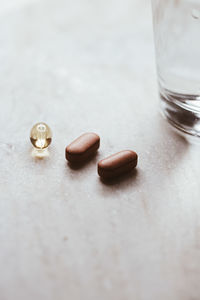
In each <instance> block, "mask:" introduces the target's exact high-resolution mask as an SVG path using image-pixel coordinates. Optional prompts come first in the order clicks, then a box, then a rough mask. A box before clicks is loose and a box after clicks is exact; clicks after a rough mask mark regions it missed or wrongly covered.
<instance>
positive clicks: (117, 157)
mask: <svg viewBox="0 0 200 300" xmlns="http://www.w3.org/2000/svg"><path fill="white" fill-rule="evenodd" d="M137 162H138V155H137V153H136V152H134V151H131V150H124V151H120V152H118V153H115V154H113V155H111V156H109V157H107V158H105V159H103V160H101V161H100V162H99V163H98V174H99V176H100V177H102V178H103V179H111V178H114V177H117V176H119V175H121V174H124V173H128V172H130V171H132V170H133V169H134V168H135V167H136V166H137Z"/></svg>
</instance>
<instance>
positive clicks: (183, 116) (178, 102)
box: [160, 89, 200, 137]
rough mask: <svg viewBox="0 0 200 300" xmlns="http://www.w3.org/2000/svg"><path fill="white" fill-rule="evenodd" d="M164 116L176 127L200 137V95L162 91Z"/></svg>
mask: <svg viewBox="0 0 200 300" xmlns="http://www.w3.org/2000/svg"><path fill="white" fill-rule="evenodd" d="M160 98H161V109H162V113H163V114H164V117H165V118H166V119H167V120H168V121H169V123H170V124H171V125H173V126H174V127H175V128H176V129H178V130H179V131H181V132H182V133H185V134H188V135H191V136H193V137H200V96H194V95H184V94H178V93H173V92H171V91H169V90H163V89H162V90H161V91H160Z"/></svg>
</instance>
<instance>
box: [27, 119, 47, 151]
mask: <svg viewBox="0 0 200 300" xmlns="http://www.w3.org/2000/svg"><path fill="white" fill-rule="evenodd" d="M30 140H31V143H32V144H33V146H34V147H35V148H36V149H40V150H42V149H45V148H47V147H48V146H49V145H50V144H51V140H52V132H51V129H50V128H49V126H48V125H47V124H45V123H42V122H41V123H37V124H35V125H34V126H33V128H32V129H31V132H30Z"/></svg>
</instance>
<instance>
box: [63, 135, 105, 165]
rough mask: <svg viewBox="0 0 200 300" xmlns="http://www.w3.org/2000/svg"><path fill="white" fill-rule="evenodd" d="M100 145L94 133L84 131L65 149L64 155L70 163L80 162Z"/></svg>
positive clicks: (92, 153) (93, 152)
mask: <svg viewBox="0 0 200 300" xmlns="http://www.w3.org/2000/svg"><path fill="white" fill-rule="evenodd" d="M99 146H100V137H99V136H98V135H97V134H96V133H92V132H89V133H84V134H82V135H81V136H80V137H78V138H77V139H76V140H74V141H73V142H72V143H71V144H70V145H69V146H67V147H66V149H65V157H66V159H67V160H68V161H69V162H71V163H82V162H84V161H86V160H87V159H88V158H89V157H90V156H92V155H94V154H95V152H96V151H97V150H98V148H99Z"/></svg>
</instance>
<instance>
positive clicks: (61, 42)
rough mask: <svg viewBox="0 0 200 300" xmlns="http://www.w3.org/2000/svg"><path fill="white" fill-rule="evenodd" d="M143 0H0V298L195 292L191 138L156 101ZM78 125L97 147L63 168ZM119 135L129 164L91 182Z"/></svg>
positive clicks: (118, 146)
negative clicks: (45, 147)
mask: <svg viewBox="0 0 200 300" xmlns="http://www.w3.org/2000/svg"><path fill="white" fill-rule="evenodd" d="M149 2H150V1H149V0H123V1H121V0H101V1H99V0H92V1H91V0H40V1H39V0H38V1H36V0H33V1H28V0H26V1H22V0H8V1H3V0H1V3H0V4H1V8H0V103H1V109H0V126H1V127H0V128H1V131H0V267H1V272H0V300H14V299H20V300H36V299H37V300H66V299H67V300H79V299H80V300H83V299H84V300H179V299H180V300H199V299H200V285H199V281H200V187H199V186H200V184H199V178H200V167H199V149H200V148H199V147H198V146H191V145H189V144H188V143H186V142H185V141H184V140H183V139H182V138H180V137H179V136H178V135H176V134H175V133H174V132H173V131H172V130H171V128H170V127H169V126H168V124H167V123H166V122H165V121H164V120H163V119H162V117H161V116H160V114H159V109H158V97H157V86H156V74H155V62H154V48H153V38H152V25H151V9H150V3H149ZM37 121H45V122H47V123H48V124H49V125H50V126H51V128H52V130H53V134H54V139H53V143H52V146H51V147H50V149H49V156H48V157H45V158H44V159H43V160H40V159H37V158H34V157H33V156H32V155H31V151H32V147H31V144H30V142H29V131H30V128H31V127H32V125H33V124H34V123H36V122H37ZM87 131H94V132H97V133H99V134H100V136H101V148H100V151H99V153H98V155H97V156H96V157H95V158H94V159H93V160H91V161H90V162H89V163H88V164H86V165H85V166H83V167H82V168H80V169H71V168H70V167H69V166H68V164H67V163H66V161H65V159H64V148H65V146H66V145H67V144H68V143H69V142H71V141H72V140H73V139H74V138H76V137H77V136H79V135H80V134H81V133H83V132H87ZM122 149H133V150H135V151H137V152H138V154H139V166H138V169H137V172H136V173H135V174H133V175H132V176H131V177H123V178H122V179H121V180H118V181H116V182H114V183H113V184H110V185H109V184H104V183H102V182H101V181H100V180H99V178H98V176H97V172H96V163H97V161H98V160H99V159H101V158H103V157H105V156H107V155H109V154H112V153H114V152H117V151H119V150H122Z"/></svg>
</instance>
